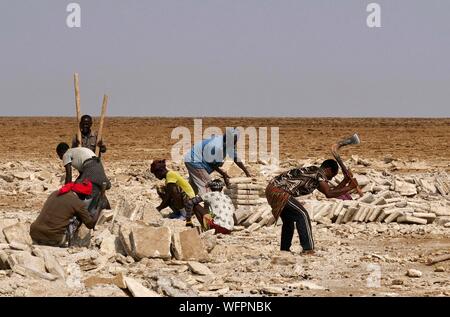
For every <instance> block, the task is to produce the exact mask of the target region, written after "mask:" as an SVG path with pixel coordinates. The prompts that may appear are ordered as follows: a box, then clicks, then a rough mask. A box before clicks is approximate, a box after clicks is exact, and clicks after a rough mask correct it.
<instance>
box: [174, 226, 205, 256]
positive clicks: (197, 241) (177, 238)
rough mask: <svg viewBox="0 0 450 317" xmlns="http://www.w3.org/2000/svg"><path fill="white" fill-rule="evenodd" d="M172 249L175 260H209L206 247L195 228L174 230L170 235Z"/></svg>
mask: <svg viewBox="0 0 450 317" xmlns="http://www.w3.org/2000/svg"><path fill="white" fill-rule="evenodd" d="M172 251H173V254H174V256H175V258H176V259H177V260H184V261H187V260H193V261H199V262H205V261H208V260H209V256H208V253H207V252H206V248H205V246H204V245H203V242H202V240H201V238H200V235H199V233H198V231H197V229H196V228H191V229H186V230H183V231H180V232H175V233H174V234H173V235H172Z"/></svg>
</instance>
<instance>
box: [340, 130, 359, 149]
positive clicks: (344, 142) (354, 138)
mask: <svg viewBox="0 0 450 317" xmlns="http://www.w3.org/2000/svg"><path fill="white" fill-rule="evenodd" d="M360 143H361V139H360V138H359V135H358V133H355V134H353V135H352V136H351V137H349V138H346V139H343V140H341V141H339V142H338V146H339V147H341V146H346V145H354V144H360Z"/></svg>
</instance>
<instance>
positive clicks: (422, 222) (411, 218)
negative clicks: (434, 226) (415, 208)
mask: <svg viewBox="0 0 450 317" xmlns="http://www.w3.org/2000/svg"><path fill="white" fill-rule="evenodd" d="M397 222H398V223H412V224H419V225H426V224H427V220H426V219H422V218H417V217H414V216H409V215H404V216H400V217H398V219H397Z"/></svg>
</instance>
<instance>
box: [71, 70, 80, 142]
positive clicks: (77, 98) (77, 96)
mask: <svg viewBox="0 0 450 317" xmlns="http://www.w3.org/2000/svg"><path fill="white" fill-rule="evenodd" d="M73 80H74V85H75V106H76V109H77V139H78V146H79V147H81V146H82V144H81V130H80V121H81V109H80V81H79V76H78V73H75V74H74V75H73Z"/></svg>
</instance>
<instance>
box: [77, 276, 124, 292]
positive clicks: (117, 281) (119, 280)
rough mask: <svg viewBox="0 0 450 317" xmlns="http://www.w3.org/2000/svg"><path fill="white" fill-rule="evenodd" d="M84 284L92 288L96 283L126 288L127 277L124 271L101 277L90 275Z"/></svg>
mask: <svg viewBox="0 0 450 317" xmlns="http://www.w3.org/2000/svg"><path fill="white" fill-rule="evenodd" d="M83 282H84V285H85V287H86V288H90V287H93V286H96V285H104V284H106V285H116V286H117V287H119V288H122V289H126V288H127V284H126V282H125V278H124V276H123V274H122V273H119V274H117V275H116V276H115V277H112V278H108V277H99V276H90V277H88V278H87V279H85V280H84V281H83Z"/></svg>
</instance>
